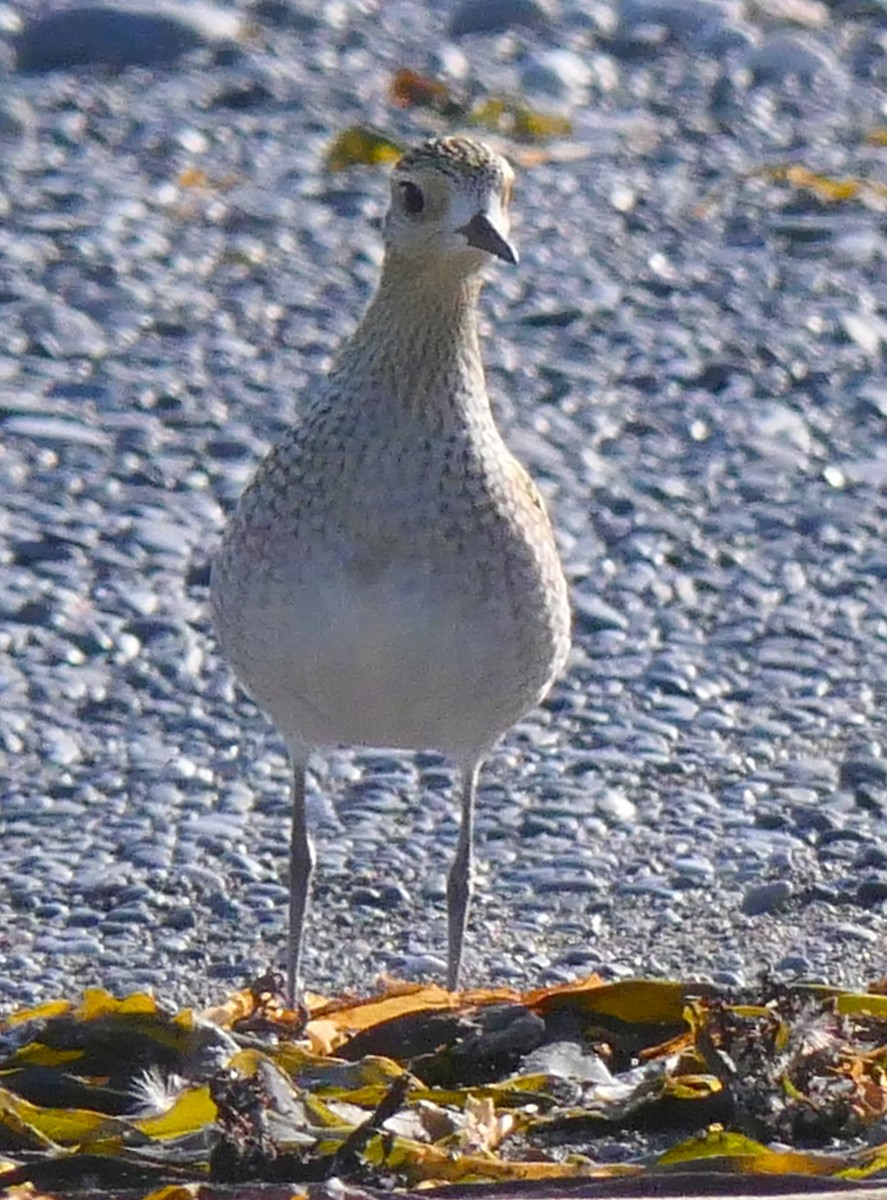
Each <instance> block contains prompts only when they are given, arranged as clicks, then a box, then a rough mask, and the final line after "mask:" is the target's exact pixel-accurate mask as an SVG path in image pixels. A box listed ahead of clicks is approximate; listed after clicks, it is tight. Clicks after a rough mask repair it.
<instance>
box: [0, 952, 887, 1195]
mask: <svg viewBox="0 0 887 1200" xmlns="http://www.w3.org/2000/svg"><path fill="white" fill-rule="evenodd" d="M279 984H280V981H279V979H278V978H277V977H276V976H267V977H265V978H263V979H260V980H257V981H256V982H255V983H254V984H252V985H251V986H250V987H248V988H246V989H245V990H244V991H242V992H239V993H237V994H235V995H233V996H231V997H230V998H229V999H228V1000H227V1001H226V1002H225V1003H224V1004H222V1005H219V1006H218V1007H215V1008H211V1009H207V1010H204V1011H190V1010H188V1011H185V1012H181V1013H171V1012H166V1011H164V1009H163V1008H162V1007H161V1006H160V1005H159V1004H157V1002H156V1001H155V1000H153V999H152V997H150V996H148V995H145V994H135V995H131V996H127V997H125V998H123V999H115V998H114V997H113V996H110V995H109V994H107V993H106V992H103V991H98V990H96V991H91V992H88V993H87V994H86V995H85V996H84V998H83V1000H82V1001H81V1002H80V1003H79V1004H75V1003H72V1002H69V1001H62V1000H60V1001H57V1002H53V1003H50V1004H45V1005H42V1006H41V1007H39V1008H35V1009H31V1010H28V1011H23V1012H18V1013H13V1014H12V1015H11V1016H9V1017H7V1018H6V1020H5V1021H3V1022H2V1023H0V1072H2V1075H0V1189H3V1190H4V1194H8V1195H11V1196H13V1197H21V1198H22V1200H24V1198H25V1197H27V1198H28V1200H34V1197H35V1193H36V1194H44V1195H50V1196H64V1195H69V1194H72V1193H74V1192H78V1193H84V1192H86V1193H87V1194H90V1193H93V1194H98V1193H99V1192H101V1194H102V1195H103V1196H106V1197H107V1196H113V1195H117V1194H123V1193H126V1195H127V1196H133V1197H139V1196H148V1195H151V1196H154V1195H155V1194H156V1195H157V1196H158V1197H161V1196H162V1197H163V1200H186V1197H196V1196H200V1197H202V1198H203V1200H208V1198H209V1197H212V1196H215V1194H216V1193H217V1192H218V1193H219V1194H224V1189H225V1188H231V1187H232V1186H236V1194H237V1196H238V1197H239V1198H240V1197H243V1196H246V1195H250V1194H251V1191H250V1189H252V1188H253V1187H255V1188H258V1187H259V1186H260V1185H261V1186H262V1187H263V1188H265V1189H267V1188H271V1189H272V1190H271V1191H268V1190H263V1191H262V1194H263V1196H266V1197H268V1196H271V1195H275V1194H276V1192H275V1190H274V1189H275V1188H276V1187H278V1186H280V1187H283V1185H287V1186H286V1187H285V1188H284V1190H283V1191H282V1192H281V1194H282V1195H283V1194H291V1193H292V1192H293V1191H296V1190H302V1191H305V1190H306V1189H307V1190H309V1191H311V1193H312V1194H313V1195H316V1197H317V1200H321V1197H324V1196H326V1195H327V1193H329V1196H330V1200H332V1192H335V1193H336V1200H342V1198H344V1197H347V1196H348V1195H349V1193H350V1195H351V1197H352V1200H358V1198H359V1197H361V1196H368V1195H369V1194H370V1192H372V1190H373V1189H376V1190H382V1191H391V1190H409V1189H414V1188H422V1189H425V1188H428V1187H429V1186H433V1185H451V1190H450V1191H449V1192H448V1195H454V1196H455V1195H458V1194H459V1188H460V1187H461V1186H462V1185H467V1184H472V1185H477V1184H486V1185H493V1184H498V1185H500V1186H506V1185H507V1195H508V1196H514V1195H516V1194H523V1193H524V1192H526V1193H527V1194H535V1189H537V1188H544V1190H545V1195H546V1196H547V1197H554V1196H558V1195H564V1196H566V1195H570V1196H576V1195H577V1194H579V1193H578V1192H577V1189H584V1190H582V1194H583V1195H589V1196H591V1195H594V1194H597V1191H596V1190H595V1189H598V1191H599V1190H600V1189H602V1188H604V1187H605V1185H606V1188H609V1189H611V1190H610V1191H601V1192H600V1194H613V1195H615V1194H620V1193H619V1192H618V1187H619V1185H620V1182H621V1183H626V1184H627V1183H631V1185H632V1190H631V1194H633V1195H640V1194H643V1192H644V1188H645V1187H647V1186H648V1182H649V1180H651V1179H656V1180H658V1181H659V1182H658V1185H657V1189H656V1190H657V1192H658V1193H659V1194H665V1193H667V1191H668V1186H667V1180H668V1179H669V1178H670V1175H671V1173H673V1172H680V1173H681V1179H682V1188H683V1194H690V1193H691V1192H692V1191H693V1186H694V1185H693V1184H692V1182H691V1180H692V1179H695V1178H696V1177H697V1176H698V1175H699V1173H700V1172H708V1173H710V1172H712V1171H715V1172H716V1173H717V1178H719V1179H720V1181H721V1182H720V1184H719V1186H718V1188H717V1189H715V1190H719V1191H721V1192H724V1193H725V1194H727V1193H729V1192H731V1191H732V1192H734V1193H736V1194H739V1193H741V1192H743V1191H745V1192H746V1193H747V1192H748V1184H747V1182H746V1183H742V1181H741V1179H740V1178H736V1177H747V1176H748V1175H755V1176H759V1177H761V1178H762V1179H770V1180H771V1186H772V1179H773V1178H774V1177H777V1178H781V1179H784V1180H786V1181H788V1180H789V1179H791V1180H794V1186H795V1190H796V1191H797V1190H798V1188H799V1187H800V1185H799V1184H798V1182H797V1181H798V1178H799V1177H800V1178H801V1179H802V1180H803V1181H805V1182H804V1184H803V1189H802V1190H811V1189H813V1188H814V1186H815V1183H816V1181H821V1180H827V1181H828V1182H829V1184H830V1185H831V1186H832V1189H833V1190H834V1189H835V1188H837V1187H839V1186H840V1184H841V1181H851V1180H855V1181H864V1180H877V1179H880V1180H881V1181H882V1182H883V1181H884V1180H887V996H885V995H884V994H883V985H878V984H875V985H873V988H872V990H871V991H868V992H864V993H849V992H839V991H835V990H831V989H827V988H805V987H791V988H789V987H783V986H778V985H775V984H770V983H768V982H767V981H764V982H763V983H762V984H761V986H760V988H759V989H758V990H757V991H756V994H754V995H750V994H743V995H734V994H727V993H722V992H717V991H716V990H715V989H714V988H712V987H710V986H702V985H694V984H683V983H675V982H655V981H650V980H634V981H625V982H622V983H616V984H604V983H602V982H601V981H600V980H599V979H597V978H596V977H592V978H590V979H587V980H585V981H582V982H579V983H575V984H570V985H565V986H561V987H556V988H548V989H538V990H535V991H530V992H525V993H518V992H514V991H511V990H509V989H503V988H496V989H484V990H476V991H470V992H464V993H458V994H457V993H450V992H447V991H444V990H443V989H442V988H439V987H436V986H433V985H431V986H420V985H415V984H401V983H396V982H393V981H389V982H388V983H387V984H386V986H385V988H384V990H383V991H382V992H380V993H379V994H377V995H374V996H371V997H369V998H365V999H359V998H356V997H353V996H348V997H343V998H340V999H338V1000H333V1001H330V1000H326V999H324V998H323V997H318V996H308V997H307V998H306V1002H305V1004H306V1007H305V1008H304V1009H303V1010H302V1011H298V1012H291V1011H289V1010H288V1009H287V1008H286V1006H285V1004H284V1002H283V999H282V997H281V995H280V988H279ZM731 1178H733V1181H734V1182H733V1184H732V1185H731V1184H729V1180H730V1179H731ZM725 1181H727V1182H725ZM650 1186H652V1185H650ZM712 1186H713V1185H710V1186H709V1189H708V1193H707V1194H711V1191H712ZM245 1188H246V1190H244V1189H245ZM220 1189H221V1191H220ZM612 1189H616V1190H612ZM754 1190H755V1191H761V1190H766V1189H762V1188H761V1187H760V1186H759V1185H758V1183H757V1182H756V1184H755V1187H754ZM228 1194H231V1193H228ZM484 1194H485V1195H486V1194H488V1190H487V1189H484Z"/></svg>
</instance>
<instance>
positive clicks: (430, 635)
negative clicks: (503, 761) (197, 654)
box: [223, 564, 560, 758]
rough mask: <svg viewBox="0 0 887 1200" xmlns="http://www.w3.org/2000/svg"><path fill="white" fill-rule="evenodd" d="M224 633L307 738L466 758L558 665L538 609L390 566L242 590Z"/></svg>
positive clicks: (531, 700) (276, 715)
mask: <svg viewBox="0 0 887 1200" xmlns="http://www.w3.org/2000/svg"><path fill="white" fill-rule="evenodd" d="M237 625H238V629H239V630H241V631H243V630H249V636H248V638H242V637H239V636H238V637H237V638H236V639H235V640H234V644H230V641H229V639H224V630H223V640H225V641H226V646H225V649H226V652H227V653H228V655H229V656H230V657H231V659H232V661H233V663H234V666H235V669H236V670H237V673H238V675H239V676H240V678H241V680H242V681H243V682H244V684H245V685H246V686H247V688H248V689H249V690H250V691H251V693H252V694H253V696H254V697H255V699H256V700H257V701H258V702H259V704H261V705H262V706H263V707H264V708H266V709H267V711H268V713H269V714H270V716H271V717H272V719H273V720H274V722H275V724H276V725H277V726H278V728H279V729H280V731H281V732H282V733H283V734H284V736H285V737H287V738H288V739H289V740H291V741H296V742H300V743H302V744H303V745H305V746H306V747H310V746H328V745H333V744H351V745H366V746H390V747H400V748H405V749H416V748H421V747H433V748H435V749H439V750H441V751H444V752H447V753H450V754H452V755H453V756H455V757H457V758H465V757H467V756H470V755H472V754H474V753H479V752H481V751H485V750H487V749H488V748H489V747H490V746H491V745H492V744H493V743H494V742H495V741H496V739H497V738H498V737H499V736H500V735H501V734H502V733H504V732H505V731H506V730H507V729H508V728H509V727H510V726H511V725H512V724H513V723H514V722H515V721H516V720H518V719H519V718H520V717H521V716H522V715H523V714H524V713H525V712H526V711H527V710H528V709H530V708H532V707H533V706H534V705H535V704H536V703H537V702H538V700H539V698H540V697H541V695H542V694H543V693H544V691H545V690H546V689H547V687H548V685H549V683H550V681H551V677H552V675H553V673H554V671H555V669H556V668H557V667H559V666H560V663H555V662H554V659H555V657H556V654H557V651H556V649H555V647H554V639H553V635H552V632H551V630H550V629H549V628H548V625H547V623H546V622H545V621H544V619H543V617H542V614H540V621H539V625H538V630H537V631H536V633H535V634H534V636H533V638H531V639H530V641H535V642H537V643H538V645H536V646H535V647H533V646H532V645H528V638H527V632H528V630H527V621H526V616H525V615H524V616H523V619H522V620H520V621H517V622H516V620H515V616H514V613H513V611H512V606H511V605H510V603H509V601H508V597H507V596H499V597H498V598H497V599H493V598H484V599H480V598H479V597H478V595H477V594H476V593H475V592H473V590H472V588H471V585H470V581H469V580H467V579H466V581H465V586H464V588H463V587H460V586H459V584H458V582H457V581H454V580H452V579H451V580H444V581H441V579H440V578H438V577H436V576H435V577H431V576H427V577H423V576H422V575H421V574H418V575H417V573H416V565H415V564H413V565H412V569H411V571H410V573H409V575H408V576H407V577H406V578H404V576H403V575H402V574H401V573H399V572H397V571H388V572H385V573H384V574H383V576H382V577H381V578H378V579H376V580H373V581H367V580H366V579H362V580H355V579H354V578H353V577H351V576H349V575H348V574H347V573H346V572H342V573H340V574H336V576H335V577H334V578H332V579H330V578H327V579H325V580H324V581H323V583H315V584H312V585H309V584H307V583H301V584H299V585H297V586H296V587H294V588H293V589H292V590H291V591H288V593H287V594H286V597H285V600H284V599H283V598H282V597H281V595H280V593H279V590H277V591H276V593H275V594H274V595H271V594H270V593H269V590H268V589H264V588H261V587H259V586H257V587H256V588H255V589H252V590H251V596H250V598H249V599H248V600H247V603H246V606H245V607H244V610H243V611H242V612H241V614H240V616H239V619H238V622H237Z"/></svg>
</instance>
